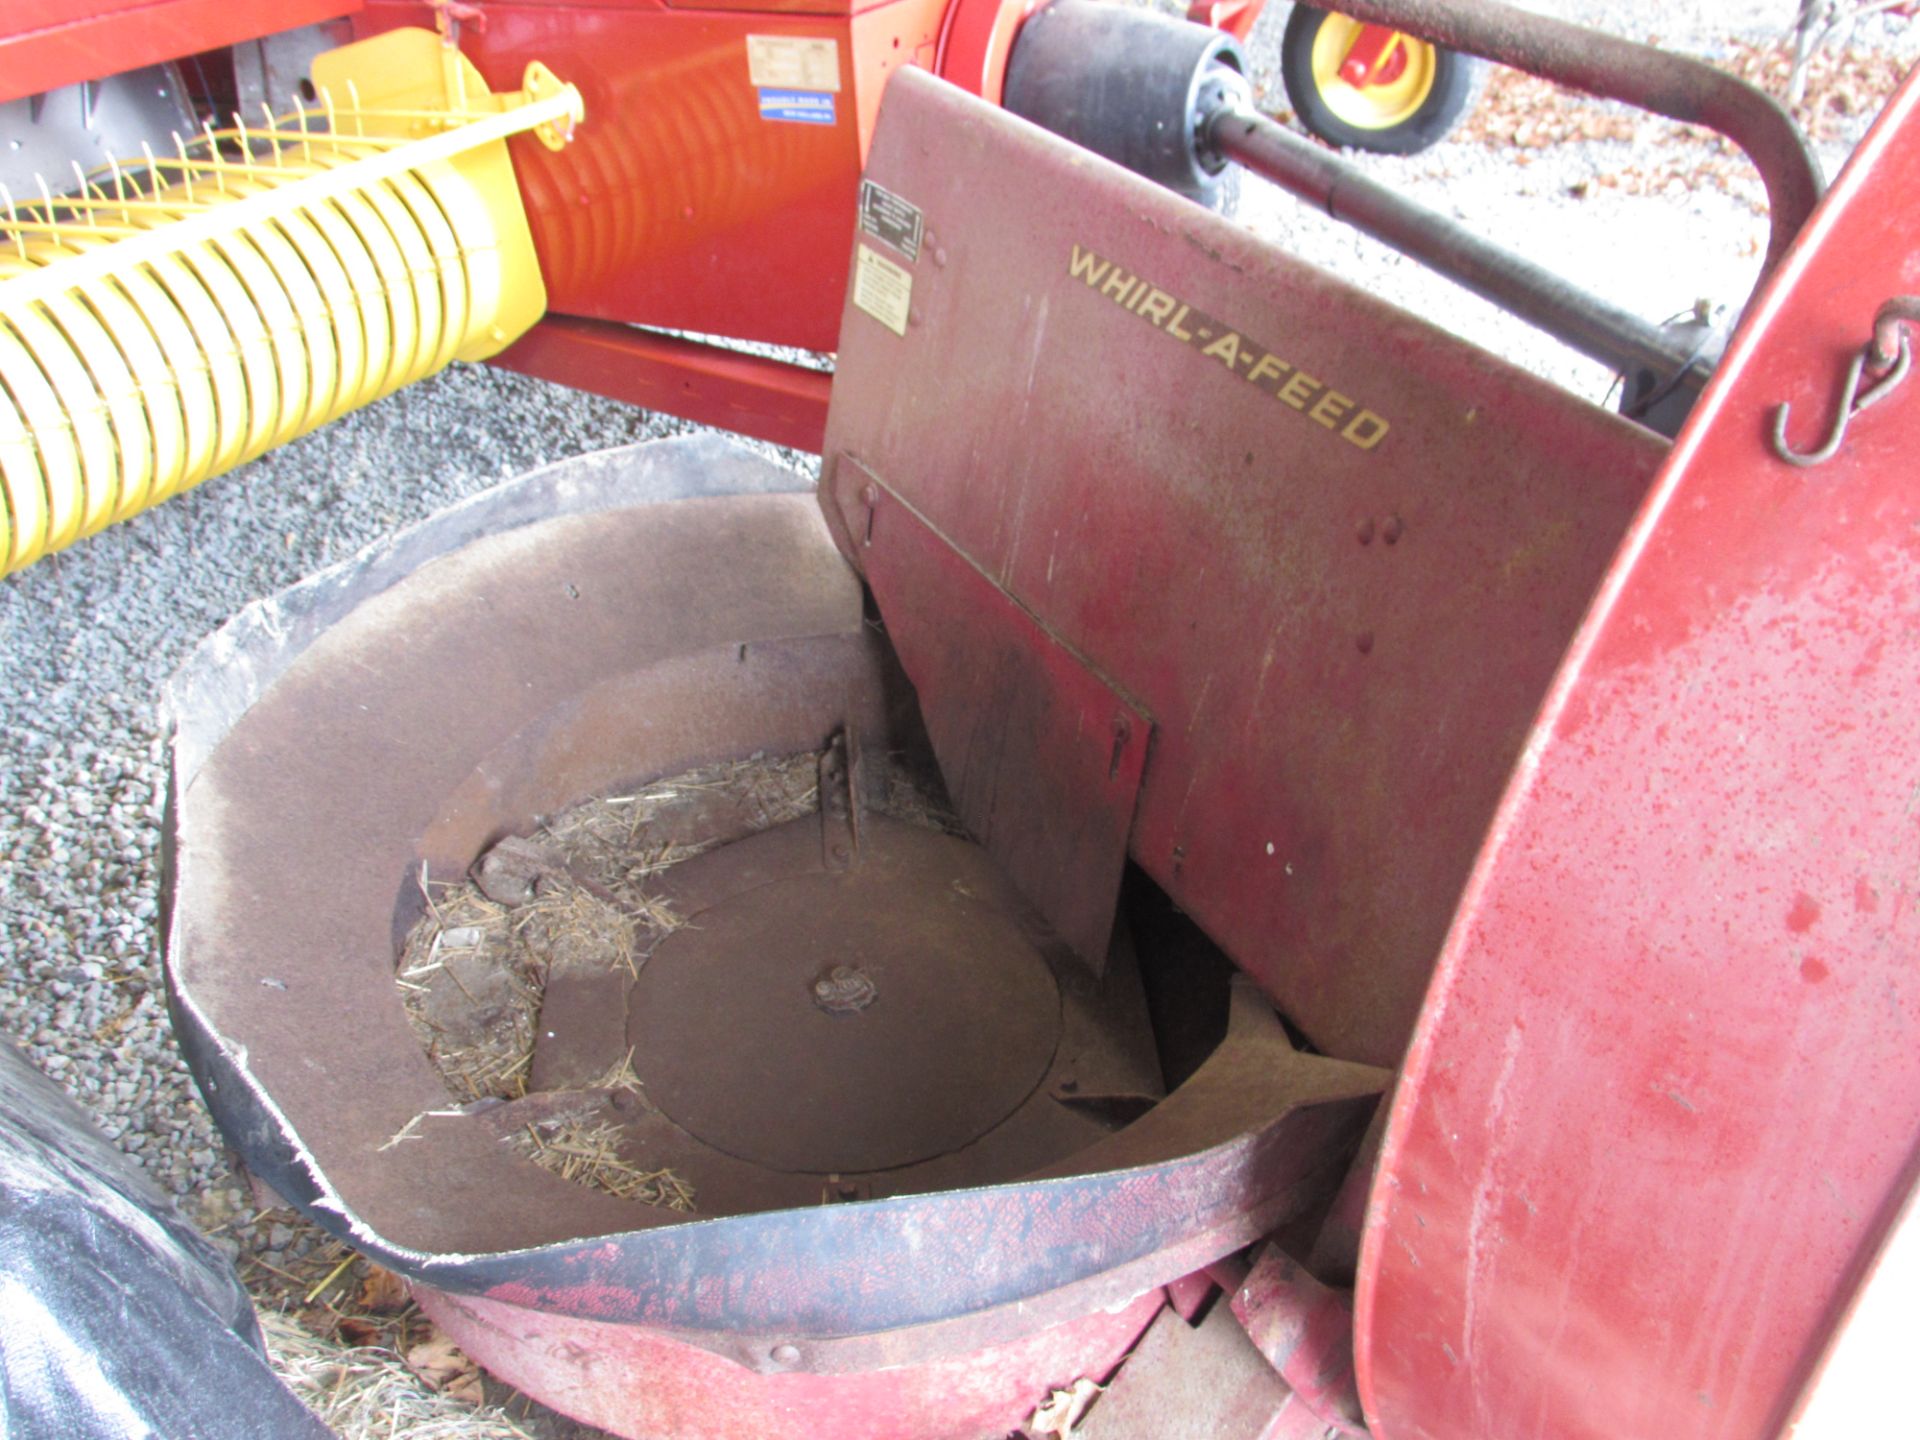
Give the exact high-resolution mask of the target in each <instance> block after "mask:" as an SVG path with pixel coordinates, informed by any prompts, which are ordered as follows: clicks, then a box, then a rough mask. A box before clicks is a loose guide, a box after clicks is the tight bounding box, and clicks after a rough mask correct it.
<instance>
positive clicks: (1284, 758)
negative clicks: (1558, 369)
mask: <svg viewBox="0 0 1920 1440" xmlns="http://www.w3.org/2000/svg"><path fill="white" fill-rule="evenodd" d="M887 105H888V119H887V121H886V123H885V124H884V125H883V126H882V127H881V132H880V134H879V136H878V137H877V139H876V141H875V146H874V152H873V161H872V164H871V166H870V167H869V173H870V174H871V175H872V176H873V177H874V178H875V179H877V180H878V181H879V183H881V184H883V185H885V186H886V187H887V188H888V189H890V190H893V191H895V192H896V193H897V194H899V195H901V196H902V197H903V198H904V199H906V200H907V201H909V202H911V203H913V204H915V205H917V206H919V207H921V209H922V210H923V211H924V213H925V222H926V231H927V234H926V240H925V243H924V244H923V245H922V246H921V248H920V254H919V258H918V260H917V261H911V262H908V261H905V260H904V257H900V256H895V257H893V258H892V259H891V260H889V261H888V262H887V263H889V264H895V265H897V266H898V268H899V269H900V270H902V271H903V272H905V274H906V276H907V277H908V278H909V281H910V298H909V299H908V302H907V307H906V308H907V309H908V311H909V314H908V316H907V323H906V324H905V326H904V329H905V332H906V333H905V334H904V336H902V335H898V334H896V333H895V332H894V331H893V330H892V329H890V328H888V327H887V326H886V325H885V324H883V323H882V322H881V321H880V320H878V319H876V318H874V316H872V315H871V314H869V313H867V312H866V311H865V310H862V309H861V308H859V307H858V306H857V305H853V306H850V307H849V309H848V311H847V316H846V322H845V326H844V328H843V331H842V339H841V351H840V359H839V368H838V372H837V378H836V381H835V389H836V392H837V395H838V399H837V403H836V404H835V406H834V411H833V415H832V416H831V417H830V420H829V426H828V451H827V462H826V463H827V465H828V466H829V467H833V466H835V465H836V464H837V461H836V458H835V457H836V456H837V455H838V454H840V453H842V452H845V453H848V454H851V455H853V456H856V457H857V458H858V460H859V461H860V463H861V464H862V465H863V466H865V467H866V468H867V469H868V470H869V471H871V472H872V473H873V474H874V475H876V476H878V477H880V479H881V480H882V481H883V482H884V483H885V484H886V485H887V486H888V487H889V488H890V489H892V490H893V491H894V492H895V493H897V494H899V495H900V496H901V497H902V498H903V499H904V500H905V501H906V502H907V503H908V504H909V505H911V506H912V507H913V508H914V510H915V511H916V512H918V513H919V514H921V515H923V516H925V517H926V518H927V519H928V521H929V523H931V524H932V525H933V526H934V527H935V528H936V529H937V530H939V532H940V533H941V534H942V536H944V537H945V538H946V539H947V540H948V541H949V542H951V543H952V544H953V545H954V546H955V547H956V548H957V549H959V550H960V551H961V552H962V553H963V554H965V555H966V556H967V557H968V558H969V559H971V561H972V562H973V563H974V565H975V566H977V567H978V569H979V570H980V571H981V572H982V573H983V574H984V575H985V576H987V577H988V578H990V579H991V580H992V581H994V582H995V583H996V584H998V585H999V586H1000V587H1001V588H1003V589H1004V590H1006V591H1007V592H1008V593H1009V594H1010V595H1012V596H1013V597H1014V599H1016V600H1017V601H1018V602H1019V603H1021V604H1022V605H1024V606H1026V607H1027V608H1028V609H1029V610H1030V611H1032V612H1033V613H1034V615H1035V616H1036V617H1037V618H1038V619H1039V620H1040V621H1041V622H1042V623H1043V624H1044V625H1045V626H1046V627H1047V629H1048V630H1050V631H1051V632H1053V633H1054V634H1056V635H1058V636H1059V638H1060V639H1061V640H1062V641H1064V642H1065V643H1066V644H1067V645H1070V646H1071V647H1072V648H1073V649H1074V650H1075V651H1076V652H1078V653H1079V654H1080V655H1082V656H1084V657H1086V659H1087V660H1088V662H1089V663H1090V664H1092V665H1093V666H1095V667H1096V668H1097V669H1098V670H1099V671H1100V672H1101V673H1102V674H1103V675H1105V676H1107V677H1109V678H1110V679H1111V680H1112V681H1113V682H1114V684H1115V685H1116V687H1117V688H1119V689H1121V690H1123V691H1124V692H1125V693H1127V694H1128V695H1129V696H1130V697H1132V698H1133V699H1135V700H1136V701H1137V702H1138V704H1139V705H1140V707H1141V709H1142V710H1143V711H1144V712H1145V713H1147V714H1148V715H1149V716H1150V717H1151V718H1152V721H1153V725H1154V737H1153V749H1152V752H1151V754H1150V755H1149V757H1148V761H1147V769H1146V775H1145V780H1144V783H1143V788H1142V790H1141V797H1140V808H1139V811H1138V815H1137V818H1136V820H1135V824H1134V828H1133V834H1132V839H1131V847H1130V848H1131V853H1132V855H1133V857H1134V858H1135V859H1136V860H1137V861H1138V862H1139V863H1140V864H1141V865H1142V866H1143V867H1145V868H1146V869H1147V870H1148V871H1149V872H1150V873H1151V874H1152V875H1153V876H1154V877H1155V878H1156V879H1157V880H1159V881H1160V883H1161V884H1162V885H1164V886H1165V887H1166V888H1167V890H1168V891H1169V892H1170V893H1171V894H1172V895H1173V897H1174V899H1175V900H1176V901H1177V902H1178V903H1179V904H1180V905H1181V907H1182V908H1183V909H1185V910H1187V911H1188V912H1189V913H1190V914H1191V915H1193V917H1194V918H1195V919H1196V920H1197V921H1198V922H1199V923H1200V924H1201V925H1202V926H1203V927H1205V928H1206V930H1207V931H1208V933H1209V934H1211V935H1212V936H1213V937H1214V938H1215V939H1216V940H1217V941H1219V942H1220V943H1221V944H1222V945H1223V946H1224V947H1225V948H1226V949H1227V950H1228V951H1229V953H1231V954H1232V955H1233V957H1234V958H1235V959H1236V960H1237V961H1238V962H1239V963H1240V964H1242V965H1243V966H1244V967H1245V968H1247V969H1248V970H1249V971H1250V972H1251V973H1252V974H1253V975H1254V976H1255V977H1257V978H1258V979H1259V980H1260V982H1261V983H1262V985H1263V986H1265V987H1266V988H1267V990H1268V991H1269V992H1270V993H1271V994H1272V995H1273V996H1275V998H1277V999H1278V1000H1279V1002H1280V1003H1281V1005H1282V1007H1283V1008H1284V1009H1285V1010H1286V1011H1287V1012H1288V1013H1289V1015H1291V1016H1292V1017H1293V1018H1294V1019H1295V1020H1297V1021H1298V1022H1299V1023H1300V1024H1301V1026H1302V1027H1303V1028H1304V1029H1305V1030H1306V1032H1307V1033H1308V1035H1309V1036H1311V1037H1312V1039H1313V1040H1314V1042H1315V1043H1316V1044H1317V1045H1319V1046H1320V1047H1321V1048H1323V1049H1324V1050H1326V1051H1328V1052H1329V1053H1332V1054H1336V1055H1341V1056H1343V1057H1351V1058H1356V1059H1364V1060H1368V1061H1371V1062H1375V1063H1384V1064H1393V1063H1396V1062H1397V1061H1398V1060H1399V1058H1400V1054H1401V1051H1402V1048H1403V1046H1404V1044H1405V1041H1406V1037H1407V1035H1408V1034H1409V1032H1410V1030H1411V1028H1412V1023H1413V1018H1414V1016H1415V1014H1416V1013H1417V1011H1418V1009H1419V1004H1420V997H1421V995H1422V994H1423V993H1424V991H1425V988H1426V982H1427V979H1428V976H1429V975H1430V973H1431V969H1432V965H1433V961H1434V958H1435V956H1436V955H1437V954H1438V953H1439V948H1440V944H1441V941H1442V939H1443V938H1444V936H1445V934H1446V927H1447V922H1448V920H1449V918H1450V917H1451V915H1452V913H1453V909H1454V906H1455V903H1456V901H1457V899H1458V896H1459V892H1460V887H1461V885H1462V884H1463V883H1464V881H1465V879H1466V876H1467V873H1468V870H1469V868H1470V867H1471V864H1472V860H1473V856H1474V854H1475V853H1476V852H1477V850H1478V848H1479V844H1480V839H1481V836H1482V834H1483V833H1484V831H1485V828H1486V825H1487V823H1488V821H1489V819H1490V818H1491V816H1492V814H1493V810H1494V806H1495V804H1496V803H1497V801H1498V799H1499V795H1500V792H1501V788H1502V787H1503V785H1504V784H1505V781H1506V777H1507V774H1508V771H1509V769H1510V768H1511V766H1512V764H1513V762H1514V760H1515V758H1516V757H1517V756H1518V753H1519V747H1520V742H1521V740H1522V738H1523V737H1524V735H1525V734H1526V730H1527V726H1528V725H1529V723H1530V722H1531V720H1532V717H1533V714H1534V711H1535V710H1536V708H1537V707H1538V705H1539V702H1540V700H1541V698H1542V697H1543V696H1544V694H1545V693H1546V688H1547V685H1548V682H1549V681H1550V679H1551V677H1552V675H1553V672H1554V668H1555V667H1556V666H1557V665H1558V663H1559V661H1560V659H1561V656H1562V654H1563V652H1564V649H1565V646H1566V643H1567V641H1568V639H1569V638H1570V637H1571V636H1572V634H1573V632H1574V630H1575V628H1576V626H1577V624H1578V622H1579V618H1580V616H1581V614H1582V612H1583V611H1584V609H1585V606H1586V603H1587V600H1588V598H1589V596H1590V595H1591V594H1592V590H1593V587H1594V585H1595V584H1596V583H1597V582H1598V579H1599V577H1600V576H1601V574H1603V573H1604V571H1605V568H1606V564H1607V562H1608V560H1609V558H1610V557H1611V556H1612V554H1613V551H1614V547H1615V546H1616V544H1617V543H1618V541H1619V537H1620V535H1621V533H1622V532H1623V531H1624V529H1625V527H1626V525H1627V522H1628V520H1629V518H1630V517H1631V515H1632V512H1633V508H1634V506H1635V504H1636V503H1637V502H1638V500H1639V498H1640V496H1641V494H1642V493H1643V491H1644V489H1645V486H1646V482H1647V480H1648V478H1649V477H1650V476H1651V474H1652V473H1653V470H1654V468H1655V466H1656V464H1657V463H1658V460H1659V458H1660V456H1661V455H1662V454H1663V453H1664V446H1663V445H1662V444H1661V443H1660V442H1657V441H1655V440H1653V439H1652V438H1651V437H1649V436H1647V435H1646V434H1645V433H1644V432H1642V431H1639V430H1637V429H1635V428H1634V427H1632V426H1630V425H1628V424H1626V423H1625V422H1624V421H1621V420H1619V419H1617V418H1615V417H1612V416H1609V415H1607V414H1605V413H1603V412H1600V411H1597V410H1595V409H1594V408H1592V407H1591V406H1588V405H1586V404H1584V403H1581V402H1578V401H1576V400H1574V399H1573V398H1572V397H1570V396H1568V395H1566V394H1565V393H1564V392H1562V391H1558V390H1555V389H1553V388H1552V387H1549V386H1547V385H1544V384H1542V383H1541V382H1539V381H1537V380H1535V379H1533V378H1531V377H1529V376H1527V375H1524V374H1522V373H1520V372H1518V371H1516V370H1514V369H1513V368H1511V367H1509V366H1506V365H1504V364H1501V363H1500V362H1498V361H1495V360H1493V359H1492V358H1491V357H1489V356H1487V355H1485V354H1484V353H1483V352H1480V351H1478V350H1475V349H1473V348H1472V347H1469V346H1467V345H1465V344H1463V343H1462V342H1460V341H1459V340H1457V339H1454V338H1453V337H1451V336H1448V335H1445V334H1443V333H1442V332H1440V331H1438V330H1436V329H1434V328H1433V327H1431V326H1429V325H1426V324H1425V323H1423V322H1421V321H1419V320H1417V319H1415V318H1414V317H1412V316H1409V315H1406V314H1404V313H1403V312H1400V311H1397V310H1394V309H1392V308H1390V307H1388V306H1386V305H1384V304H1382V303H1380V302H1379V301H1377V300H1374V299H1372V298H1371V297H1369V296H1366V295H1364V294H1361V293H1359V292H1358V291H1355V290H1352V289H1350V288H1349V287H1347V286H1345V285H1342V284H1340V283H1339V282H1337V281H1335V280H1333V279H1331V278H1329V277H1328V276H1326V275H1323V274H1321V273H1320V272H1318V271H1316V270H1314V269H1312V268H1311V267H1309V266H1306V265H1304V264H1301V263H1299V262H1297V261H1295V260H1293V259H1291V258H1289V257H1287V256H1285V255H1283V254H1280V253H1277V252H1275V251H1273V250H1272V249H1270V248H1268V247H1266V246H1264V245H1262V244H1261V243H1260V242H1258V241H1256V240H1255V239H1254V238H1253V237H1251V236H1249V235H1248V234H1246V233H1245V232H1244V231H1242V230H1240V229H1238V228H1237V227H1235V226H1233V225H1232V224H1230V223H1229V222H1226V221H1223V220H1221V219H1220V218H1219V217H1217V216H1214V215H1210V214H1208V213H1207V212H1205V211H1203V210H1202V209H1200V208H1199V207H1198V206H1195V205H1193V204H1191V203H1189V202H1187V201H1184V200H1181V199H1180V198H1178V197H1177V196H1173V195H1171V194H1169V193H1167V192H1166V191H1164V190H1160V189H1158V188H1156V187H1154V186H1152V185H1150V184H1148V183H1147V182H1145V181H1143V180H1139V179H1138V178H1137V177H1133V176H1130V175H1127V174H1125V173H1123V172H1121V171H1120V170H1119V169H1118V168H1117V167H1113V166H1108V165H1106V164H1104V163H1101V162H1097V161H1095V160H1094V159H1092V158H1091V157H1089V156H1088V155H1087V154H1086V153H1085V152H1084V151H1081V150H1078V149H1076V148H1074V147H1072V146H1070V145H1067V144H1066V143H1065V142H1063V141H1060V140H1058V139H1056V138H1055V137H1052V136H1049V135H1046V134H1045V133H1044V132H1041V131H1039V130H1037V129H1035V128H1034V127H1031V126H1028V125H1025V124H1023V123H1021V122H1019V121H1016V120H1013V119H1011V118H1010V117H1007V116H1005V115H1003V114H1001V113H999V112H996V111H993V110H990V109H987V108H986V107H984V106H982V105H980V104H979V102H977V101H974V100H971V99H970V98H969V97H966V96H964V95H962V94H960V93H959V92H958V91H955V90H953V89H951V88H950V87H944V86H940V85H937V84H935V83H933V82H932V81H930V80H926V79H923V78H922V77H920V76H917V75H913V74H906V75H901V76H898V77H896V78H895V80H894V82H893V84H892V86H891V88H890V89H889V92H888V99H887ZM931 154H938V155H939V156H940V157H941V164H940V165H939V166H938V167H934V166H930V165H928V164H927V163H926V161H925V159H924V157H925V156H927V155H931ZM1076 257H1078V258H1077V259H1076ZM882 258H885V257H882ZM1076 264H1078V265H1079V267H1080V270H1079V273H1077V274H1076V273H1075V269H1074V267H1075V265H1076ZM1156 296H1157V297H1158V298H1157V299H1156V298H1155V297H1156ZM1176 297H1177V298H1176ZM882 308H884V307H882ZM1156 316H1157V317H1158V318H1157V320H1156V318H1155V317H1156ZM1270 346H1271V347H1276V348H1275V349H1274V350H1269V348H1268V347H1270ZM1209 352H1211V353H1209ZM1330 397H1331V398H1330ZM1368 417H1372V418H1368ZM829 480H830V482H831V480H832V476H831V475H829ZM843 493H844V492H843V491H842V490H841V489H840V488H838V487H837V486H836V485H835V484H833V483H829V484H828V485H827V486H826V487H824V488H823V495H826V496H828V497H835V496H839V495H841V494H843ZM829 520H830V522H834V523H837V524H838V525H839V526H840V532H841V539H842V544H843V545H844V546H845V547H846V548H847V552H848V554H849V555H850V556H851V557H852V558H853V559H854V562H855V563H856V564H861V563H863V562H862V560H861V549H860V547H859V546H858V545H857V544H853V543H851V541H850V539H849V537H848V529H847V526H848V519H847V517H845V516H844V515H841V514H838V513H837V512H834V511H832V510H831V509H830V514H829ZM876 593H877V594H878V598H879V601H880V605H881V610H882V613H883V614H885V613H887V611H888V609H889V606H890V605H893V604H896V603H899V597H897V596H892V595H889V594H888V593H883V592H881V591H879V590H878V589H876ZM952 623H953V624H955V625H956V626H963V625H964V624H965V623H966V617H965V615H964V614H961V615H956V616H954V617H953V620H952ZM902 648H903V655H905V658H906V663H907V664H908V665H909V666H911V665H912V663H913V660H912V657H911V655H906V654H905V647H904V646H903V647H902ZM923 698H924V697H923Z"/></svg>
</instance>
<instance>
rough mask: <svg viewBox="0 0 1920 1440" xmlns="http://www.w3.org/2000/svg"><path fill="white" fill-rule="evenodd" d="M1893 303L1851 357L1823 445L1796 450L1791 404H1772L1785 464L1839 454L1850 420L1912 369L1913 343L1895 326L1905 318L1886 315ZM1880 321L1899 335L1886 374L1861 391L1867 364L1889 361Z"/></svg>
mask: <svg viewBox="0 0 1920 1440" xmlns="http://www.w3.org/2000/svg"><path fill="white" fill-rule="evenodd" d="M1894 303H1895V302H1892V301H1890V302H1888V304H1887V305H1885V306H1882V307H1881V314H1880V317H1878V318H1876V321H1875V327H1874V338H1873V339H1872V340H1870V341H1869V342H1868V343H1867V345H1866V346H1865V347H1864V348H1863V349H1862V350H1861V351H1860V353H1859V354H1857V355H1855V356H1854V357H1853V361H1852V363H1851V364H1850V365H1848V366H1847V380H1846V387H1845V389H1844V391H1843V393H1842V395H1841V399H1840V409H1839V411H1838V413H1836V414H1835V416H1834V419H1833V429H1832V430H1831V431H1830V432H1829V433H1828V435H1827V439H1826V443H1825V444H1823V445H1822V446H1821V447H1820V448H1819V449H1818V450H1807V451H1800V450H1795V449H1794V448H1793V447H1792V446H1791V445H1789V444H1788V443H1787V417H1788V415H1789V414H1790V413H1791V411H1792V407H1791V406H1790V405H1788V404H1787V403H1785V402H1784V401H1783V402H1782V403H1781V404H1780V405H1778V406H1777V407H1775V409H1774V412H1773V453H1774V454H1775V455H1777V456H1779V457H1780V458H1781V459H1782V460H1784V461H1786V462H1787V464H1789V465H1795V466H1798V467H1799V468H1801V469H1803V470H1805V469H1810V468H1811V467H1813V466H1815V465H1821V464H1824V463H1825V462H1827V461H1828V460H1831V459H1832V458H1833V457H1834V456H1835V455H1837V454H1839V453H1840V446H1841V444H1842V443H1843V442H1844V441H1845V440H1846V438H1847V427H1848V426H1849V425H1851V424H1852V423H1853V420H1854V417H1855V416H1857V415H1858V414H1859V413H1860V412H1861V411H1862V410H1866V409H1869V408H1870V407H1872V406H1874V405H1877V404H1879V402H1880V401H1882V400H1884V399H1886V398H1887V396H1889V395H1891V394H1892V393H1893V392H1894V390H1895V389H1897V388H1898V387H1899V385H1900V382H1901V381H1903V380H1905V379H1906V378H1907V372H1908V371H1909V370H1911V369H1912V368H1913V346H1912V343H1911V342H1910V341H1909V340H1908V339H1907V333H1906V331H1905V330H1904V329H1900V328H1899V327H1898V321H1899V320H1900V319H1901V318H1904V317H1903V316H1901V315H1899V314H1898V313H1894V314H1889V311H1890V310H1892V309H1893V307H1894ZM1883 323H1884V324H1885V325H1887V326H1888V327H1890V328H1892V329H1893V330H1894V332H1895V333H1896V334H1897V336H1898V339H1897V341H1896V342H1895V345H1894V347H1892V349H1893V353H1892V355H1891V357H1890V358H1891V368H1890V369H1889V370H1888V371H1887V373H1886V374H1885V375H1882V376H1881V377H1880V378H1879V379H1877V380H1875V381H1874V382H1873V383H1872V384H1871V385H1869V386H1868V387H1867V388H1866V390H1864V391H1862V390H1861V388H1860V382H1861V380H1862V379H1863V378H1865V376H1866V372H1867V366H1868V365H1869V364H1874V365H1885V364H1887V363H1888V361H1887V360H1885V359H1882V358H1881V356H1882V354H1883V353H1884V352H1883V347H1882V341H1883V330H1882V324H1883Z"/></svg>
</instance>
